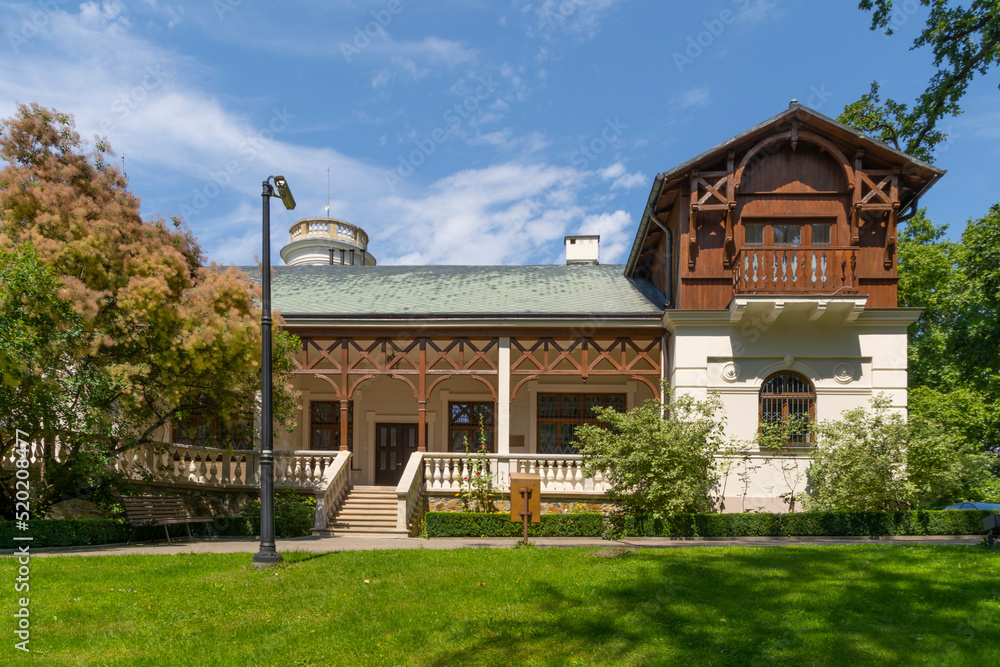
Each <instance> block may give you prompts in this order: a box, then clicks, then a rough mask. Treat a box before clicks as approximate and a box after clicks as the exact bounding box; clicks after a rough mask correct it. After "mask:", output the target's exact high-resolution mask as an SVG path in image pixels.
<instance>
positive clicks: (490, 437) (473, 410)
mask: <svg viewBox="0 0 1000 667" xmlns="http://www.w3.org/2000/svg"><path fill="white" fill-rule="evenodd" d="M481 438H482V440H484V441H485V442H486V446H487V448H488V449H489V451H491V452H496V451H497V443H496V428H495V426H494V423H493V403H488V402H471V401H450V402H449V403H448V442H449V443H450V445H451V451H453V452H464V451H465V443H466V442H468V444H469V451H470V452H475V451H479V443H480V442H481V441H482V440H481Z"/></svg>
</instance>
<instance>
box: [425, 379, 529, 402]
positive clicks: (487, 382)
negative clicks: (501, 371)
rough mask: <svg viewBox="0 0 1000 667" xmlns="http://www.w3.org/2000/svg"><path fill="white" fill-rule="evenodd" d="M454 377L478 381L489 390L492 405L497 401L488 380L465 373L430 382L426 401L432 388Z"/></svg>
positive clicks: (494, 391) (494, 390) (495, 393)
mask: <svg viewBox="0 0 1000 667" xmlns="http://www.w3.org/2000/svg"><path fill="white" fill-rule="evenodd" d="M456 375H459V376H462V377H468V378H472V379H473V380H479V381H480V382H482V383H483V384H485V385H486V386H487V387H488V388H489V390H490V395H491V396H492V397H493V402H494V403H495V402H496V400H497V390H496V389H494V388H493V385H491V384H490V382H489V380H487V379H486V378H484V377H482V376H481V375H475V374H466V373H451V374H449V375H442V376H441V377H439V378H438V379H436V380H434V382H432V383H431V385H430V386H429V387H428V388H427V399H428V400H430V397H431V393H432V392H433V391H434V387H436V386H438V385H439V384H441V383H442V382H444V381H445V380H450V379H452V378H454V377H455V376H456ZM511 400H513V399H511Z"/></svg>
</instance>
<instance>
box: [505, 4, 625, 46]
mask: <svg viewBox="0 0 1000 667" xmlns="http://www.w3.org/2000/svg"><path fill="white" fill-rule="evenodd" d="M625 1H626V0H542V1H541V2H540V3H538V4H537V5H535V4H530V3H528V4H522V5H521V7H522V11H532V10H533V11H534V13H535V18H536V21H535V25H534V26H532V27H531V29H529V31H528V36H529V37H534V36H541V37H552V36H553V35H555V34H556V33H559V32H565V33H567V34H569V35H572V36H574V37H576V38H577V39H580V40H586V39H590V38H592V37H594V36H595V35H596V34H597V33H598V32H600V30H601V24H602V22H603V20H604V18H605V16H607V15H608V14H609V13H610V12H611V10H613V9H614V8H615V6H616V5H619V4H621V3H623V2H625Z"/></svg>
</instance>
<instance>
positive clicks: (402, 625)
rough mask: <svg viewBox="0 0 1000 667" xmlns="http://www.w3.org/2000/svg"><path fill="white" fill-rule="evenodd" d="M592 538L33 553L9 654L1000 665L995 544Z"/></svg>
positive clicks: (144, 660)
mask: <svg viewBox="0 0 1000 667" xmlns="http://www.w3.org/2000/svg"><path fill="white" fill-rule="evenodd" d="M592 551H593V550H592V549H537V548H535V549H480V550H468V549H466V550H460V551H429V550H426V551H380V552H349V553H336V554H302V553H286V554H285V558H286V563H285V564H284V565H283V566H281V567H280V568H277V569H274V570H271V571H263V572H258V571H257V570H255V569H254V568H252V567H251V566H250V556H248V555H238V554H237V555H181V556H110V557H88V558H84V557H60V558H34V559H32V561H31V566H32V569H31V607H30V609H31V619H32V641H31V648H32V653H31V654H30V655H24V654H22V653H21V652H19V651H15V650H14V649H13V642H14V641H15V640H14V639H13V634H12V632H10V629H8V628H10V627H11V622H12V616H11V614H12V613H13V607H12V604H11V602H10V597H11V596H10V595H8V594H7V593H5V594H4V596H3V597H4V599H5V600H7V602H4V603H3V609H2V612H0V613H2V615H3V617H4V619H5V620H4V621H3V623H4V624H6V625H7V628H5V629H4V632H3V636H4V637H6V646H4V647H3V649H2V652H0V656H7V657H4V658H3V659H0V663H3V664H47V665H177V664H188V665H191V666H192V667H201V666H203V665H275V666H285V665H348V664H349V665H396V664H400V665H410V664H413V665H461V664H483V665H491V664H498V665H499V664H518V665H528V664H540V665H574V664H582V665H598V664H600V665H605V664H610V665H659V664H673V663H688V664H689V665H690V666H691V667H694V666H695V665H706V664H708V665H712V664H720V665H722V664H726V665H728V664H733V665H769V664H788V665H792V664H795V665H798V664H817V665H823V664H931V665H933V664H939V665H964V664H968V665H990V664H993V665H996V664H1000V631H998V628H1000V551H997V550H994V551H987V550H985V549H983V548H981V547H944V546H878V545H872V546H867V545H866V546H846V547H766V548H713V547H699V548H682V549H663V550H654V549H647V550H643V551H640V552H638V553H634V554H626V555H624V556H616V557H611V558H604V557H596V556H594V555H592V554H591V552H592ZM15 563H16V561H14V560H13V559H9V558H8V559H5V561H4V564H3V567H4V568H5V572H7V573H12V572H14V568H15V567H16V566H15ZM4 579H5V580H6V581H7V584H6V585H8V586H12V583H11V582H12V579H13V576H10V577H8V576H6V575H5V576H4ZM365 580H367V581H368V582H369V583H366V582H365ZM11 629H12V628H11ZM15 654H16V655H15ZM11 656H13V657H12V658H11Z"/></svg>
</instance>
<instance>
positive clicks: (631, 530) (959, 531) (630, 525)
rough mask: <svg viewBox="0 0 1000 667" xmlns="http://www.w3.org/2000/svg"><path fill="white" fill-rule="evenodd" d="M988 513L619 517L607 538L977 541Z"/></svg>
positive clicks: (612, 522)
mask: <svg viewBox="0 0 1000 667" xmlns="http://www.w3.org/2000/svg"><path fill="white" fill-rule="evenodd" d="M988 514H990V512H988V511H980V510H968V511H927V510H921V511H899V512H795V513H791V514H680V515H676V516H673V517H661V518H658V517H655V516H653V515H651V514H619V515H612V516H610V517H608V523H609V525H610V530H609V531H608V533H609V534H611V535H615V536H623V537H769V536H770V537H778V536H785V537H808V536H831V537H850V536H861V535H890V536H892V535H978V534H982V533H983V517H985V516H986V515H988Z"/></svg>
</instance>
